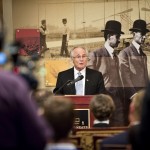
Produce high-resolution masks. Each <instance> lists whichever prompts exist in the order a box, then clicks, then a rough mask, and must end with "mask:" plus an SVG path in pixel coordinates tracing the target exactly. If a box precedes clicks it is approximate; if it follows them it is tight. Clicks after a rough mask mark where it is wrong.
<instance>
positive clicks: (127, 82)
mask: <svg viewBox="0 0 150 150" xmlns="http://www.w3.org/2000/svg"><path fill="white" fill-rule="evenodd" d="M119 66H120V74H121V78H122V81H123V86H124V89H125V96H126V98H128V99H129V98H130V97H131V96H132V95H134V94H135V93H136V92H137V91H139V90H140V89H142V88H143V87H146V86H147V83H148V70H147V57H146V55H145V53H144V52H143V51H141V54H139V53H138V52H137V50H136V48H135V47H134V45H133V44H131V45H130V46H129V47H127V48H125V49H124V50H122V51H121V52H120V53H119Z"/></svg>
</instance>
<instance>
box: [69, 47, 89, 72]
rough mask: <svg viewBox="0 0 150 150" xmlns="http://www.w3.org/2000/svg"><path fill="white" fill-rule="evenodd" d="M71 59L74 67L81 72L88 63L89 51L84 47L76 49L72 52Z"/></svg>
mask: <svg viewBox="0 0 150 150" xmlns="http://www.w3.org/2000/svg"><path fill="white" fill-rule="evenodd" d="M70 57H71V59H72V61H73V64H74V67H75V68H76V69H77V70H78V71H81V70H82V69H84V68H85V67H86V65H87V62H88V51H87V50H86V49H85V48H83V47H74V48H73V49H72V50H71V52H70Z"/></svg>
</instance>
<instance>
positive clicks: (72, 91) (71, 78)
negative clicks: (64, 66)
mask: <svg viewBox="0 0 150 150" xmlns="http://www.w3.org/2000/svg"><path fill="white" fill-rule="evenodd" d="M68 79H69V80H74V68H71V69H70V72H69V74H68ZM69 89H70V93H73V94H76V90H75V84H72V85H70V86H69Z"/></svg>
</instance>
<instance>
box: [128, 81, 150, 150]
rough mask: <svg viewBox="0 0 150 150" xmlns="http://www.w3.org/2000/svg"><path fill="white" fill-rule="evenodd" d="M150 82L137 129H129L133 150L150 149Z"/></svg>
mask: <svg viewBox="0 0 150 150" xmlns="http://www.w3.org/2000/svg"><path fill="white" fill-rule="evenodd" d="M149 116H150V82H149V84H148V88H147V90H146V93H145V96H144V100H143V105H142V115H141V123H140V126H139V128H136V129H131V132H130V136H129V138H130V142H131V145H132V149H133V150H145V149H150V142H149V139H150V128H149V127H150V119H149Z"/></svg>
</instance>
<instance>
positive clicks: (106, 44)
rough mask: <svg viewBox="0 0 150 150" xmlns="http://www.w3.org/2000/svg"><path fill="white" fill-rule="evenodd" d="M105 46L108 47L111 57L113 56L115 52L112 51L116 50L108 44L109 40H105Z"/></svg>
mask: <svg viewBox="0 0 150 150" xmlns="http://www.w3.org/2000/svg"><path fill="white" fill-rule="evenodd" d="M104 47H105V48H106V49H107V51H108V53H109V54H110V56H111V58H113V54H112V53H113V52H114V49H113V48H112V47H111V46H110V45H109V44H108V42H107V41H106V42H105V44H104Z"/></svg>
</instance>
